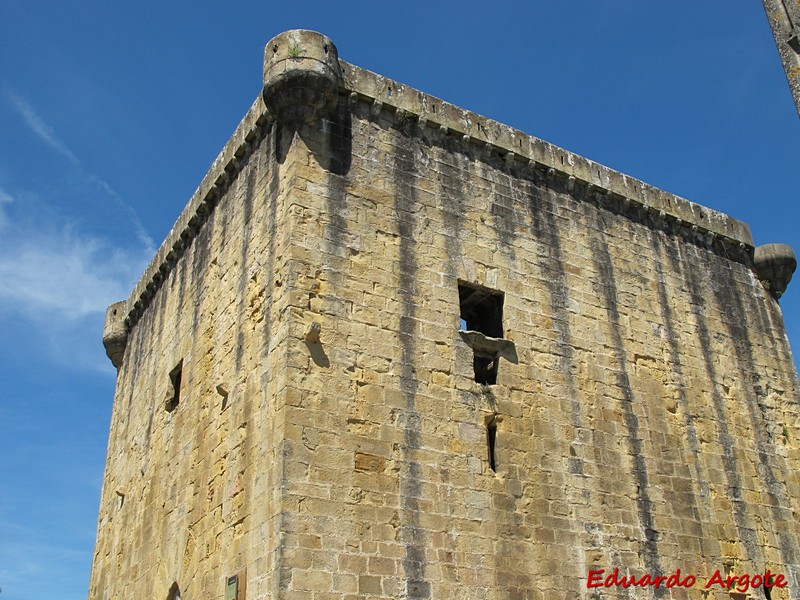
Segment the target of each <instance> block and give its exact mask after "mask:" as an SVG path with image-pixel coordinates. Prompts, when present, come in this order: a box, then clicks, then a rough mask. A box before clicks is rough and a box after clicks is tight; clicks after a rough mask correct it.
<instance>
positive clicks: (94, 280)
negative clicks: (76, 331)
mask: <svg viewBox="0 0 800 600" xmlns="http://www.w3.org/2000/svg"><path fill="white" fill-rule="evenodd" d="M19 244H22V245H21V246H20V245H19ZM15 246H16V248H13V249H11V248H8V247H5V248H3V249H2V254H0V279H2V281H3V282H4V285H3V286H2V287H1V288H0V308H3V307H5V308H6V310H8V309H12V310H13V311H14V312H21V313H24V314H25V315H27V316H28V317H29V318H31V319H33V320H41V319H42V318H45V319H46V318H47V317H46V315H52V314H57V315H58V317H59V319H61V320H63V319H66V320H68V321H74V320H77V319H80V318H82V317H84V316H86V315H90V314H93V313H101V312H104V311H105V309H106V307H107V306H108V305H109V304H111V303H112V302H115V301H117V300H119V299H121V298H124V297H126V296H127V294H128V292H129V291H130V280H131V278H132V267H133V268H135V269H137V270H140V269H141V268H142V265H143V263H144V262H145V261H144V260H142V255H143V253H141V252H140V251H138V252H130V251H126V250H123V249H120V248H114V247H112V246H110V245H109V244H108V243H106V242H104V241H103V240H100V239H96V238H94V239H93V238H87V237H83V238H82V237H80V236H78V235H76V234H75V233H74V232H72V231H70V230H68V229H67V230H64V231H61V232H56V233H55V234H54V235H52V236H34V238H33V239H31V240H30V241H26V240H18V242H17V244H15ZM133 254H138V255H139V256H133Z"/></svg>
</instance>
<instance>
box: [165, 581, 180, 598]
mask: <svg viewBox="0 0 800 600" xmlns="http://www.w3.org/2000/svg"><path fill="white" fill-rule="evenodd" d="M167 600H181V589H180V588H179V587H178V584H177V583H173V584H172V587H171V588H169V593H168V594H167Z"/></svg>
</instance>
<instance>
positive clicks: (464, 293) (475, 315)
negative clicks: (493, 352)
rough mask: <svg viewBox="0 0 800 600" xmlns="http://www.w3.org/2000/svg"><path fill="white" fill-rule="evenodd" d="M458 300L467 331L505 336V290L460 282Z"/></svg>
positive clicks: (489, 335)
mask: <svg viewBox="0 0 800 600" xmlns="http://www.w3.org/2000/svg"><path fill="white" fill-rule="evenodd" d="M458 301H459V304H460V305H461V319H462V320H463V322H464V323H463V324H462V325H464V326H465V329H466V330H467V331H480V332H481V333H482V334H484V335H486V336H488V337H494V338H501V337H503V292H498V291H497V290H491V289H489V288H485V287H480V286H475V285H470V284H468V283H463V282H459V283H458Z"/></svg>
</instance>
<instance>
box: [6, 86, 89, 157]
mask: <svg viewBox="0 0 800 600" xmlns="http://www.w3.org/2000/svg"><path fill="white" fill-rule="evenodd" d="M6 94H7V95H8V97H9V99H10V100H11V103H12V104H13V105H14V108H15V109H16V110H17V112H18V113H19V114H20V115H21V116H22V118H23V120H24V121H25V123H26V124H27V125H28V127H30V128H31V130H32V131H33V133H35V134H36V135H37V136H38V137H39V138H40V139H41V140H42V141H43V142H44V143H46V144H47V145H48V146H50V147H51V148H52V149H53V150H55V151H56V152H57V153H58V154H60V155H61V156H63V157H64V158H66V159H67V160H68V161H69V162H71V163H72V164H73V165H75V166H79V165H80V164H81V161H80V160H78V157H77V156H75V154H73V153H72V151H71V150H70V149H69V148H67V145H66V144H65V143H64V142H62V141H61V140H60V139H58V136H57V135H56V133H55V131H54V130H53V128H52V127H50V126H49V125H48V124H47V123H45V122H44V120H43V119H42V118H41V117H40V116H39V115H38V114H37V113H36V111H35V110H34V109H33V107H32V106H31V105H30V103H29V102H28V101H27V100H25V99H24V98H22V97H21V96H19V95H17V94H16V93H14V92H13V91H11V90H6Z"/></svg>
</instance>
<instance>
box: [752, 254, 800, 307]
mask: <svg viewBox="0 0 800 600" xmlns="http://www.w3.org/2000/svg"><path fill="white" fill-rule="evenodd" d="M753 267H754V268H755V271H756V274H757V275H758V278H759V279H760V280H761V282H762V283H763V284H764V286H765V287H766V288H767V289H768V290H769V291H770V293H771V294H772V295H773V296H775V297H776V298H780V297H781V296H782V295H783V292H785V291H786V286H787V285H789V282H790V281H791V280H792V275H794V271H795V269H797V259H796V258H795V256H794V251H793V250H792V249H791V248H790V247H789V246H787V245H786V244H763V245H761V246H758V247H757V248H756V251H755V254H754V256H753Z"/></svg>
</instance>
